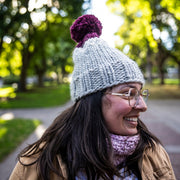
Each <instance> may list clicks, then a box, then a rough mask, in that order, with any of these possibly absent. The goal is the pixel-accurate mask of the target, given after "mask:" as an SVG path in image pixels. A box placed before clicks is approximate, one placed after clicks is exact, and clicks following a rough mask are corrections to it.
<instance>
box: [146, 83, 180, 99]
mask: <svg viewBox="0 0 180 180" xmlns="http://www.w3.org/2000/svg"><path fill="white" fill-rule="evenodd" d="M145 88H147V89H149V92H150V96H149V99H180V87H179V86H178V85H145Z"/></svg>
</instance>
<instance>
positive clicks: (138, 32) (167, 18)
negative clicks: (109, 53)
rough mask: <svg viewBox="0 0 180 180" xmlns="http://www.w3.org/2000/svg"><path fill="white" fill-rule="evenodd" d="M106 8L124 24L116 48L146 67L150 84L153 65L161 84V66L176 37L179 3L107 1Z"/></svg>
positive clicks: (165, 1) (162, 66) (142, 0)
mask: <svg viewBox="0 0 180 180" xmlns="http://www.w3.org/2000/svg"><path fill="white" fill-rule="evenodd" d="M107 5H108V6H109V7H110V8H111V10H112V11H113V12H114V13H116V14H118V15H120V16H123V18H124V24H123V25H122V26H121V27H120V28H119V30H118V32H117V33H116V34H117V35H118V36H119V37H121V38H122V39H121V40H122V43H121V44H119V45H118V44H117V47H118V48H120V49H121V50H124V52H128V54H129V56H130V57H133V59H135V60H137V62H138V63H139V64H141V66H142V67H144V64H146V66H147V68H146V69H148V70H149V72H148V73H147V74H148V76H149V77H148V79H149V80H151V76H152V75H151V73H150V71H151V67H152V64H156V65H157V66H158V69H159V75H160V78H161V84H164V64H165V62H166V60H167V59H168V58H169V55H170V53H169V52H170V51H171V50H172V49H173V48H174V45H175V42H177V39H178V37H179V34H178V33H177V32H179V26H178V24H177V19H178V18H179V15H178V14H179V13H178V10H179V7H178V8H177V5H179V3H177V1H175V0H173V1H172V2H170V3H169V1H167V0H152V1H146V0H121V1H120V0H108V1H107ZM172 24H173V26H172ZM127 47H128V48H127ZM127 49H128V51H127Z"/></svg>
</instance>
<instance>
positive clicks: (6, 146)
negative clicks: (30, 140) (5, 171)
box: [0, 119, 40, 161]
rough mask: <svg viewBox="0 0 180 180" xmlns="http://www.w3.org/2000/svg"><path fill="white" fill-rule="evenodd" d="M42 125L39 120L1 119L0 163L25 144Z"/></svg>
mask: <svg viewBox="0 0 180 180" xmlns="http://www.w3.org/2000/svg"><path fill="white" fill-rule="evenodd" d="M39 124H40V121H39V120H36V119H34V120H30V119H13V120H3V119H0V161H2V160H3V159H4V158H5V157H6V156H7V155H8V154H9V153H11V152H12V151H13V150H14V149H15V148H16V147H17V146H18V145H19V144H20V143H21V142H23V141H24V140H25V139H26V138H27V137H28V136H29V135H30V134H31V133H32V132H33V131H34V130H35V129H36V127H37V126H38V125H39Z"/></svg>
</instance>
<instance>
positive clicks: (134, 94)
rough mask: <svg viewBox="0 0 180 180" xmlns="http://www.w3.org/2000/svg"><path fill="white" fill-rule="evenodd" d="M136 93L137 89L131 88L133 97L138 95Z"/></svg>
mask: <svg viewBox="0 0 180 180" xmlns="http://www.w3.org/2000/svg"><path fill="white" fill-rule="evenodd" d="M136 94H137V91H136V89H131V90H130V96H131V97H134V96H136Z"/></svg>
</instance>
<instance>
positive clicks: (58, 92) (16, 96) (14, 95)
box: [0, 84, 70, 108]
mask: <svg viewBox="0 0 180 180" xmlns="http://www.w3.org/2000/svg"><path fill="white" fill-rule="evenodd" d="M69 99H70V93H69V84H61V85H59V86H55V85H54V86H47V87H43V88H37V87H33V88H30V89H28V90H27V92H24V93H22V92H14V89H13V88H12V87H6V88H0V108H32V107H33V108H38V107H52V106H58V105H62V104H64V103H65V102H67V101H68V100H69Z"/></svg>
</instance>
